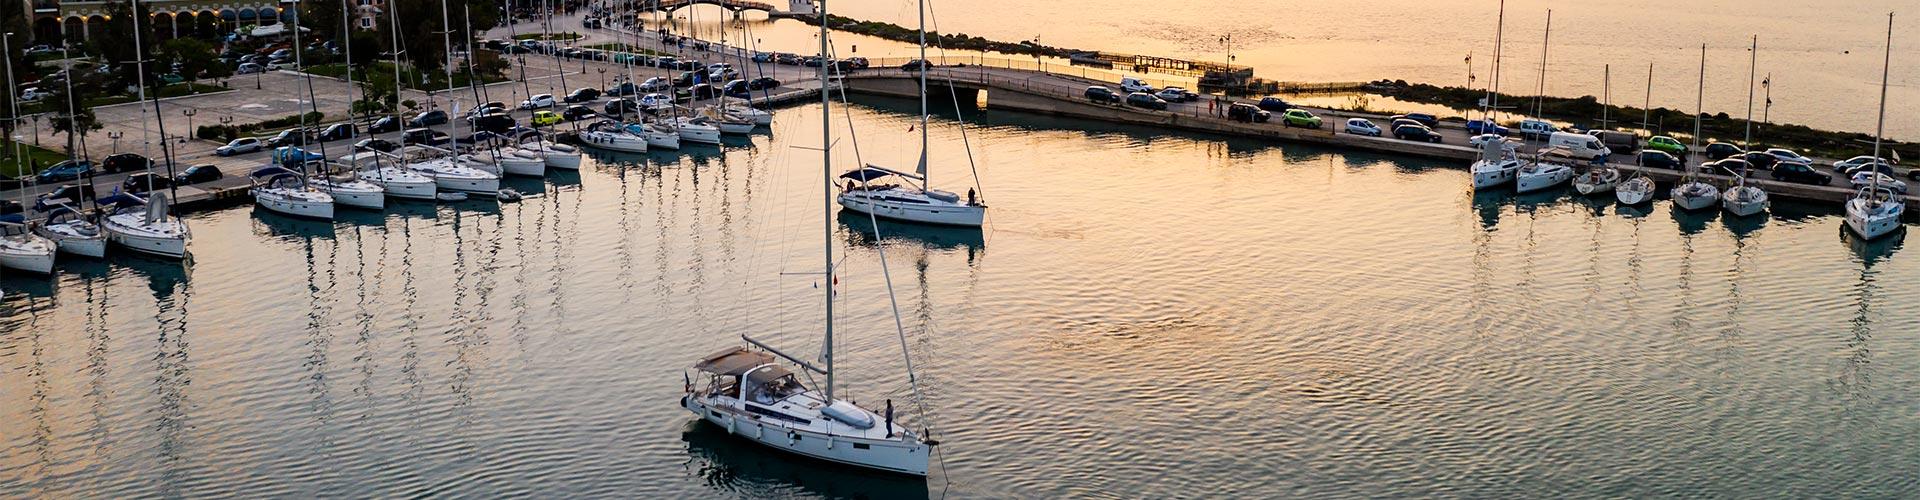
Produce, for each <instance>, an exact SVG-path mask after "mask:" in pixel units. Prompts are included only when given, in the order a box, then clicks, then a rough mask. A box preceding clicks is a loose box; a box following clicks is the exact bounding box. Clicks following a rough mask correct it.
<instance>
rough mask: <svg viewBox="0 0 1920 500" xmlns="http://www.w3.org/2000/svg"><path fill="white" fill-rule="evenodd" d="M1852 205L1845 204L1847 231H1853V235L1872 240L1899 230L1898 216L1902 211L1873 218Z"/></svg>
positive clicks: (1852, 203) (1850, 203) (1849, 203)
mask: <svg viewBox="0 0 1920 500" xmlns="http://www.w3.org/2000/svg"><path fill="white" fill-rule="evenodd" d="M1854 205H1855V203H1854V202H1848V203H1847V229H1848V230H1850V231H1853V234H1858V235H1860V237H1862V238H1866V239H1868V240H1872V239H1877V238H1880V237H1882V236H1886V235H1887V234H1889V233H1892V232H1893V231H1894V230H1896V229H1900V215H1901V213H1902V212H1904V210H1902V211H1900V212H1896V213H1894V214H1892V215H1880V216H1874V215H1871V214H1867V213H1863V212H1864V211H1863V210H1862V209H1859V208H1857V207H1855V206H1854Z"/></svg>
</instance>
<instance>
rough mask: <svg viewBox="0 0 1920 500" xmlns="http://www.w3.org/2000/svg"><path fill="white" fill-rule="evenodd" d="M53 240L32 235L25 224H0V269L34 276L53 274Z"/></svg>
mask: <svg viewBox="0 0 1920 500" xmlns="http://www.w3.org/2000/svg"><path fill="white" fill-rule="evenodd" d="M54 252H55V250H54V243H53V240H49V239H47V238H44V237H41V236H40V235H38V234H34V232H33V231H31V230H28V229H27V225H26V224H22V223H18V222H0V267H4V268H7V269H13V270H17V271H26V272H29V273H36V274H53V254H54Z"/></svg>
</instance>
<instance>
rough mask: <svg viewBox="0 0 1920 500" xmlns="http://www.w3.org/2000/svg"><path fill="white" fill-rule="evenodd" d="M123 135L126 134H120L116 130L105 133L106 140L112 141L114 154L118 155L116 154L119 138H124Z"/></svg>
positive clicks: (118, 150) (118, 149)
mask: <svg viewBox="0 0 1920 500" xmlns="http://www.w3.org/2000/svg"><path fill="white" fill-rule="evenodd" d="M124 135H127V134H126V133H125V132H121V131H118V130H108V131H107V138H108V139H113V151H114V152H116V153H118V152H120V137H121V136H124Z"/></svg>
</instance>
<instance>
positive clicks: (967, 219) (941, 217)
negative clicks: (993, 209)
mask: <svg viewBox="0 0 1920 500" xmlns="http://www.w3.org/2000/svg"><path fill="white" fill-rule="evenodd" d="M839 201H840V206H842V207H845V208H846V209H848V210H852V211H855V212H860V213H866V214H873V215H874V216H875V217H882V218H887V219H893V220H898V221H907V222H918V223H921V224H939V225H945V226H965V227H980V225H981V224H985V223H986V218H987V207H982V206H972V205H945V206H929V205H924V204H917V203H916V204H907V203H890V202H887V201H884V200H873V199H870V198H865V197H860V196H848V195H846V194H841V195H840V196H839Z"/></svg>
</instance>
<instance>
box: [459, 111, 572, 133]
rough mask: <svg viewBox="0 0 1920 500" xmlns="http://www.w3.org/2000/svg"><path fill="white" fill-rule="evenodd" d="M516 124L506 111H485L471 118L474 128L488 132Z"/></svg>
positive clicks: (508, 127) (503, 129) (499, 130)
mask: <svg viewBox="0 0 1920 500" xmlns="http://www.w3.org/2000/svg"><path fill="white" fill-rule="evenodd" d="M549 114H551V113H549ZM556 118H557V117H556ZM518 124H519V123H518V122H515V121H514V119H513V115H509V114H506V113H487V114H484V115H480V116H476V117H474V118H473V128H474V129H476V130H486V131H490V132H501V131H505V130H506V129H510V128H513V126H514V125H518Z"/></svg>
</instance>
